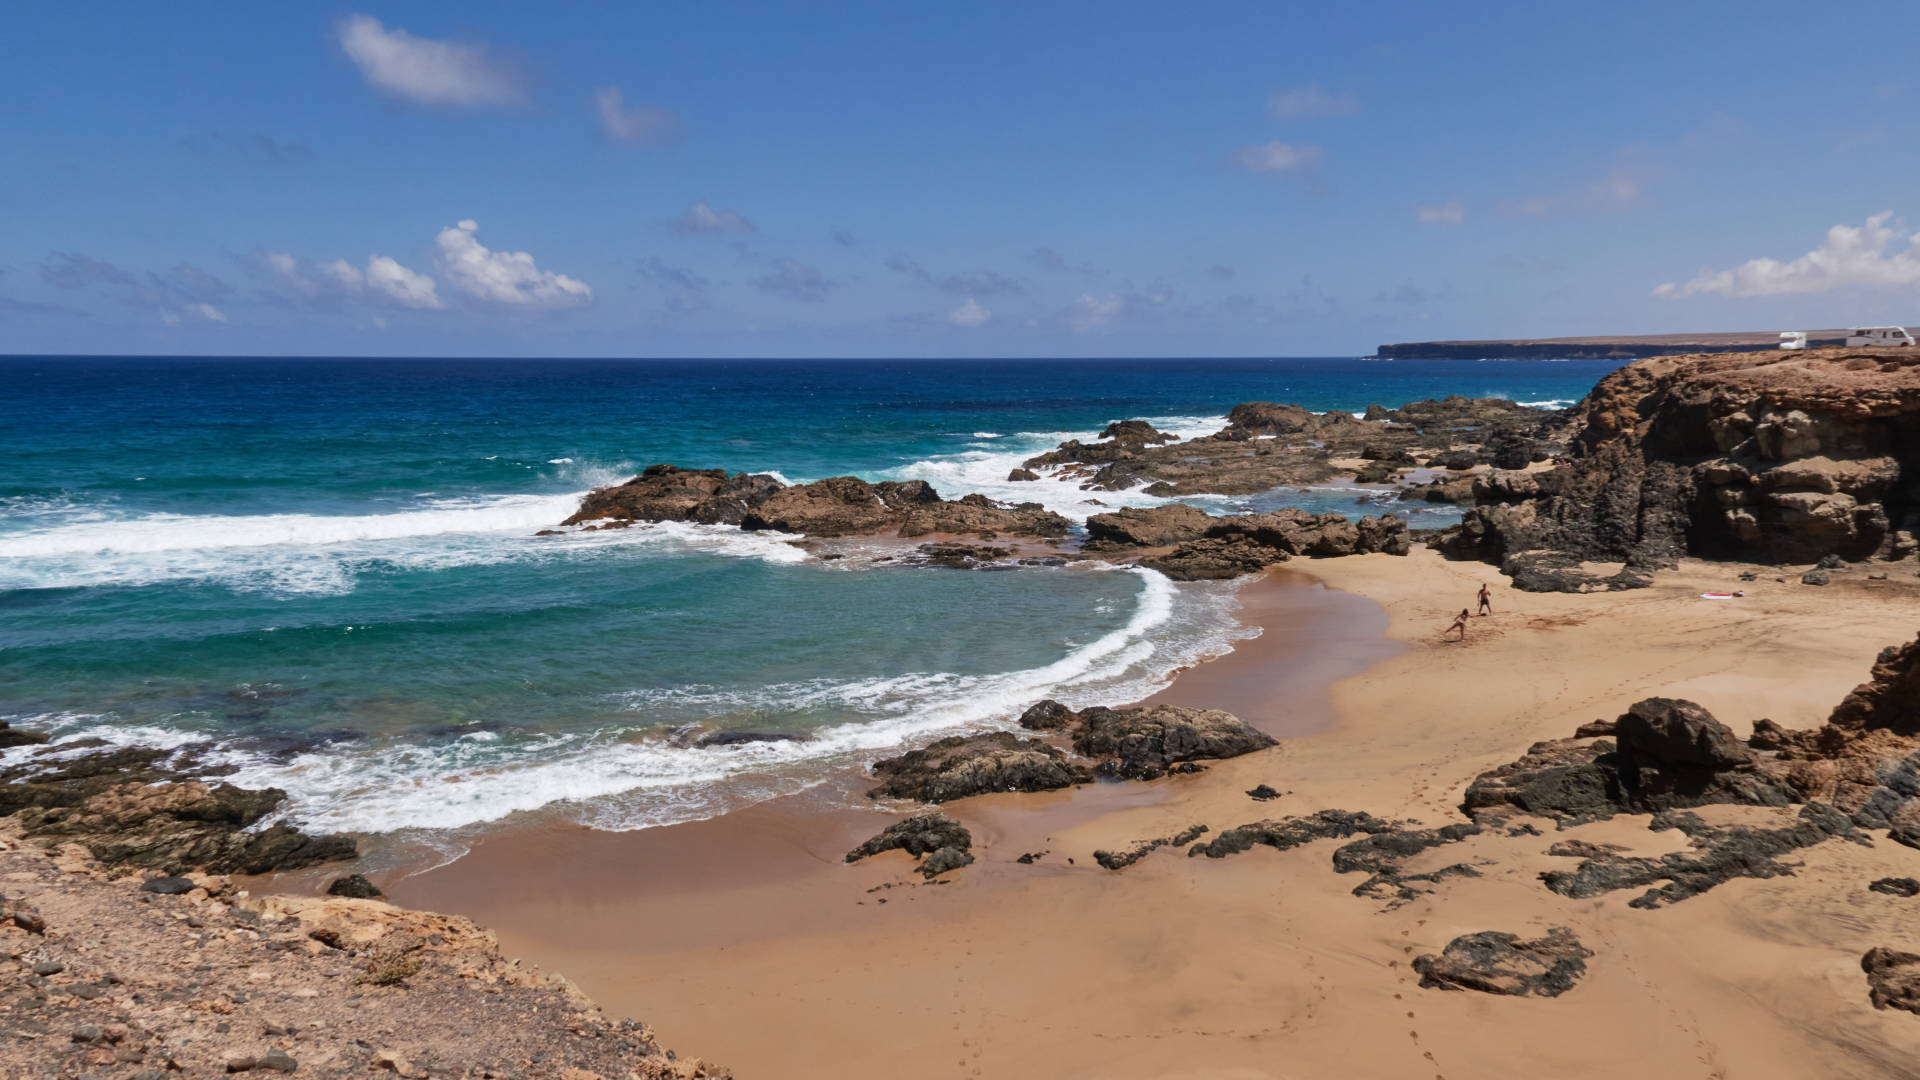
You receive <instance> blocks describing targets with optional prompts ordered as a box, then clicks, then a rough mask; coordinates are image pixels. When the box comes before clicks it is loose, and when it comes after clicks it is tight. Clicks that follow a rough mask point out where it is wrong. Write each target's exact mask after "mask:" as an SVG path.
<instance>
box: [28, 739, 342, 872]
mask: <svg viewBox="0 0 1920 1080" xmlns="http://www.w3.org/2000/svg"><path fill="white" fill-rule="evenodd" d="M82 746H83V744H78V743H56V744H53V746H52V749H58V750H60V751H62V755H61V759H60V760H53V761H42V760H38V759H37V758H36V757H35V756H31V755H30V756H28V757H27V758H25V759H22V760H20V761H17V762H14V763H12V764H10V765H9V766H7V767H6V768H5V769H3V770H0V814H4V815H12V816H13V817H14V818H15V819H16V820H17V822H18V823H19V827H20V829H21V831H22V833H23V834H24V835H25V836H26V837H27V838H28V839H29V840H31V841H33V842H35V843H39V844H42V845H45V846H58V845H61V844H67V843H78V844H81V845H83V846H85V847H86V848H87V849H88V850H89V851H90V852H92V853H93V857H94V858H96V859H98V860H100V861H101V862H103V863H106V864H108V865H113V866H127V867H140V868H146V869H152V870H160V871H164V872H167V873H182V872H185V871H189V870H204V871H208V872H212V873H247V874H264V873H269V872H272V871H275V870H293V869H298V868H300V867H304V866H312V865H315V864H317V863H323V862H331V861H335V860H340V859H351V858H354V857H355V856H356V854H357V849H356V845H355V843H354V841H353V839H352V838H351V837H346V836H310V835H308V834H306V833H304V832H302V831H300V830H299V829H297V828H294V827H293V826H291V825H287V824H284V823H282V824H275V825H272V826H270V827H267V828H264V829H262V828H259V827H258V826H259V824H260V822H261V821H262V820H264V819H265V818H266V817H267V816H268V815H270V814H271V813H273V812H274V811H275V810H276V809H278V808H279V806H280V804H281V803H283V802H284V801H285V800H286V792H284V791H281V790H279V789H277V788H266V789H262V790H249V789H245V788H238V787H234V786H233V785H231V784H226V783H220V782H213V783H208V782H206V780H205V779H202V778H211V777H213V776H214V775H217V774H219V773H221V772H231V771H232V767H231V766H209V765H206V764H203V763H202V762H201V760H200V752H201V751H204V750H205V749H207V746H206V745H204V744H203V745H200V746H197V747H195V746H190V747H183V748H175V749H158V748H152V747H113V746H106V745H102V746H99V747H97V748H95V749H94V752H90V753H76V752H75V747H82Z"/></svg>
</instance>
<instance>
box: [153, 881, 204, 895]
mask: <svg viewBox="0 0 1920 1080" xmlns="http://www.w3.org/2000/svg"><path fill="white" fill-rule="evenodd" d="M194 888H195V886H194V884H193V882H192V881H190V880H189V879H187V878H183V877H156V878H148V879H147V880H145V881H143V882H141V883H140V891H141V892H150V893H159V894H160V895H161V896H179V895H180V894H181V893H189V892H192V891H193V890H194Z"/></svg>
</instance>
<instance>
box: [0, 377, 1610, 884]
mask: <svg viewBox="0 0 1920 1080" xmlns="http://www.w3.org/2000/svg"><path fill="white" fill-rule="evenodd" d="M1615 366H1617V365H1615V364H1613V363H1610V362H1604V361H1565V362H1555V361H1538V360H1521V361H1500V362H1492V361H1483V362H1474V361H1465V360H1447V361H1412V360H1395V361H1372V360H1361V359H1356V358H1278V359H1230V360H1191V359H1169V360H1101V361H1094V360H912V361H906V360H902V361H877V360H874V361H868V360H860V361H852V360H845V361H822V360H701V361H670V360H577V359H554V360H487V359H460V360H451V359H445V360H442V359H388V360H375V359H323V358H305V359H289V358H274V359H251V358H141V357H114V358H108V357H101V358H92V357H12V358H0V719H5V720H7V721H8V722H10V723H12V724H14V725H16V726H19V727H23V728H27V729H31V730H37V731H44V732H49V733H51V734H53V735H55V736H56V737H59V738H62V739H76V738H98V739H105V740H108V741H111V742H114V743H121V744H128V745H135V744H138V745H158V746H175V745H186V744H189V743H198V742H207V741H212V742H214V743H215V744H217V746H218V747H219V749H218V750H217V751H216V752H215V753H214V754H213V755H212V760H215V761H218V762H220V763H221V764H222V765H223V766H225V767H227V768H230V769H232V770H233V771H232V772H231V774H230V775H229V776H228V777H227V779H229V780H231V781H232V782H234V783H238V784H242V785H244V786H272V787H279V788H282V789H285V790H286V791H287V792H288V794H289V799H288V801H287V803H286V804H285V806H284V808H283V812H282V814H281V816H282V817H283V818H285V819H288V820H291V821H293V822H295V823H298V824H301V825H303V826H305V827H307V828H309V829H312V830H320V831H328V830H346V831H352V832H357V833H362V834H367V835H369V836H375V837H384V838H389V839H397V840H402V841H404V842H407V843H410V844H425V845H427V846H429V847H433V846H436V845H438V846H441V847H444V848H446V849H448V850H456V849H457V848H458V847H459V845H460V844H461V842H462V838H463V837H466V836H468V835H470V834H471V833H472V832H473V831H474V830H476V829H481V828H486V827H491V826H494V825H496V824H498V823H501V822H504V821H509V820H512V819H515V817H516V815H557V816H560V817H564V818H567V819H571V820H575V821H579V822H582V823H584V824H587V825H590V826H593V827H596V828H602V829H633V828H643V827H647V826H651V825H660V824H666V823H671V822H676V821H684V820H689V819H694V818H700V817H706V816H711V815H713V814H717V813H722V812H725V811H726V810H728V809H729V808H734V807H738V806H741V805H744V804H747V803H750V802H753V801H756V800H760V799H765V798H768V797H772V796H775V795H779V794H782V793H786V792H791V791H796V790H799V789H802V788H804V787H807V786H808V785H811V784H814V783H817V782H818V781H819V780H820V778H821V777H823V776H825V775H827V774H828V773H829V772H830V771H831V770H833V769H835V768H839V767H843V766H845V765H846V764H848V763H852V762H859V761H865V760H870V759H872V758H874V757H877V756H880V755H882V754H884V753H887V752H895V751H898V750H899V749H901V748H903V747H905V746H907V745H910V744H912V743H914V742H916V741H925V740H926V739H928V738H931V737H935V736H937V735H941V734H950V733H955V732H962V731H969V730H980V729H986V728H992V727H995V726H1005V725H1007V724H1008V723H1009V722H1010V720H1011V718H1012V717H1014V716H1017V715H1018V713H1019V711H1020V710H1021V709H1023V708H1024V707H1025V706H1026V705H1028V704H1030V703H1031V702H1033V701H1035V700H1038V699H1039V698H1042V697H1057V698H1060V699H1062V700H1064V701H1066V702H1068V703H1069V704H1072V705H1074V706H1076V707H1078V706H1085V705H1090V704H1118V703H1123V702H1127V701H1131V700H1137V699H1138V698H1140V697H1142V696H1145V695H1146V694H1148V693H1151V692H1152V691H1153V690H1155V689H1157V688H1159V687H1160V686H1162V685H1164V684H1165V682H1166V680H1167V679H1168V678H1169V676H1170V673H1172V672H1173V671H1175V670H1176V669H1178V668H1180V667H1182V666H1185V665H1189V664H1191V663H1193V662H1195V661H1197V660H1199V659H1202V658H1204V657H1207V656H1211V655H1217V654H1218V653H1220V652H1222V651H1224V650H1226V649H1228V648H1230V647H1231V645H1232V642H1233V641H1234V640H1235V636H1236V635H1238V634H1244V633H1246V632H1247V631H1246V629H1245V628H1244V627H1243V626H1242V625H1241V624H1240V623H1238V622H1237V621H1236V620H1234V618H1233V612H1234V610H1235V606H1236V603H1235V591H1236V586H1235V584H1234V583H1231V582H1228V583H1178V584H1176V583H1174V582H1171V581H1168V580H1167V579H1165V578H1163V577H1161V576H1160V575H1158V574H1155V573H1152V572H1150V571H1144V570H1133V569H1117V568H1110V567H1090V566H1086V565H1073V566H1067V567H1030V568H1022V569H1020V570H1017V571H1013V572H1005V573H983V572H966V571H954V570H942V569H912V568H906V567H901V566H898V565H890V564H887V563H881V562H876V561H873V560H870V559H861V558H848V559H840V560H833V561H825V560H818V559H814V558H812V557H810V556H808V555H807V554H806V553H805V552H803V551H801V550H800V549H799V548H797V547H795V546H793V545H792V544H791V543H789V542H788V541H789V540H791V539H793V538H791V537H784V536H780V535H777V534H766V533H757V534H747V533H742V532H740V531H738V530H736V529H732V528H729V527H705V526H695V525H683V524H665V525H660V526H653V527H642V528H633V529H629V530H625V531H619V532H599V533H590V534H588V533H581V534H574V535H566V536H548V537H540V536H535V535H534V534H535V533H536V532H537V531H539V530H540V529H543V528H547V527H550V526H553V525H555V524H557V523H558V522H559V521H560V520H561V519H563V518H565V517H566V516H567V515H568V514H570V513H571V512H572V511H573V510H574V509H575V507H576V505H577V503H578V501H579V498H580V496H581V495H582V494H583V493H584V492H586V491H587V490H588V489H590V488H592V487H595V486H597V485H602V484H607V483H611V482H615V481H618V480H622V479H625V478H627V477H629V476H631V475H633V474H634V473H636V472H637V471H638V470H639V469H641V468H643V467H645V466H646V465H648V464H651V463H654V462H672V463H675V464H680V465H686V466H696V467H716V466H717V467H722V468H726V469H730V470H738V469H746V470H751V471H755V472H771V473H775V474H777V475H778V476H780V477H781V478H783V479H785V480H788V481H792V482H802V481H807V480H814V479H819V478H822V477H826V476H834V475H841V474H849V473H850V474H853V475H857V476H861V477H864V478H866V479H869V480H882V479H924V480H927V481H930V482H931V483H932V484H933V485H934V487H935V488H936V489H938V491H939V492H940V493H941V494H942V495H943V496H946V497H949V498H955V497H958V496H960V495H962V494H966V493H968V492H973V491H978V492H982V493H984V494H987V495H989V496H993V497H996V498H1007V499H1017V500H1023V501H1024V500H1038V501H1041V502H1044V503H1046V504H1047V505H1048V506H1049V507H1051V508H1052V509H1055V510H1058V511H1060V512H1061V513H1063V514H1066V515H1067V516H1068V517H1070V518H1073V519H1075V520H1076V521H1079V520H1084V518H1085V517H1086V516H1087V515H1089V514H1092V513H1098V512H1100V511H1101V509H1103V508H1106V507H1113V506H1120V505H1152V504H1154V503H1157V502H1160V501H1163V500H1158V499H1154V498H1150V497H1147V496H1144V495H1141V494H1139V493H1137V492H1123V493H1109V492H1085V491H1081V490H1079V489H1078V488H1076V487H1073V486H1072V485H1070V484H1067V483H1063V482H1053V481H1042V482H1039V483H1009V482H1008V481H1007V479H1006V477H1007V473H1008V471H1009V470H1010V469H1012V468H1013V467H1014V466H1016V465H1017V464H1018V463H1019V462H1020V461H1021V460H1023V459H1024V458H1026V457H1029V456H1031V455H1033V454H1035V453H1039V452H1041V451H1043V450H1047V449H1050V448H1052V447H1053V446H1055V445H1056V444H1058V443H1059V442H1061V441H1062V440H1064V439H1067V438H1076V437H1077V438H1083V439H1088V438H1093V437H1095V436H1096V435H1097V433H1098V432H1099V430H1100V429H1101V428H1102V427H1104V426H1105V425H1106V424H1107V423H1108V422H1110V421H1113V420H1118V419H1130V418H1144V419H1148V420H1151V421H1152V422H1153V423H1154V424H1155V426H1157V427H1160V428H1162V429H1164V430H1171V431H1174V432H1176V433H1178V434H1181V435H1183V436H1187V437H1191V436H1193V435H1198V434H1204V433H1208V432H1211V431H1214V430H1217V429H1218V428H1219V427H1220V426H1222V424H1223V423H1224V414H1225V413H1226V411H1227V410H1228V409H1229V408H1231V407H1232V406H1233V405H1234V404H1236V403H1238V402H1241V401H1249V400H1269V401H1285V402H1292V403H1296V404H1300V405H1304V406H1306V407H1308V408H1311V409H1315V410H1326V409H1341V410H1351V411H1355V412H1359V411H1361V410H1364V409H1365V408H1366V407H1367V406H1368V405H1369V404H1374V403H1378V404H1382V405H1387V406H1397V405H1401V404H1404V403H1406V402H1408V401H1413V400H1417V399H1421V398H1428V397H1441V396H1445V395H1447V394H1455V393H1457V394H1465V395H1469V396H1500V397H1507V398H1512V399H1514V400H1518V401H1522V402H1527V403H1532V404H1536V405H1539V406H1541V407H1558V406H1563V405H1567V404H1571V403H1572V402H1573V401H1575V400H1577V399H1578V398H1579V397H1580V396H1581V395H1583V394H1584V393H1585V392H1586V391H1587V390H1588V389H1589V388H1590V387H1591V386H1592V385H1593V383H1594V382H1595V380H1597V379H1598V378H1599V377H1600V376H1601V375H1603V374H1605V373H1606V372H1607V371H1610V370H1612V369H1613V368H1614V367H1615ZM1362 495H1363V493H1362V492H1359V491H1356V490H1354V489H1350V488H1339V487H1325V488H1318V489H1309V490H1299V489H1283V490H1278V491H1275V492H1270V493H1267V494H1264V495H1260V496H1254V497H1235V498H1223V497H1212V498H1206V497H1203V498H1197V499H1188V500H1186V501H1189V502H1193V503H1194V504H1196V505H1199V506H1202V507H1203V508H1206V509H1208V510H1212V511H1214V512H1232V511H1237V510H1241V509H1266V508H1271V507H1274V506H1280V505H1298V506H1305V507H1308V508H1311V509H1314V510H1316V511H1322V512H1324V511H1327V510H1338V511H1340V512H1344V513H1349V514H1352V515H1354V516H1358V515H1360V514H1363V513H1380V512H1383V509H1385V510H1387V511H1393V512H1402V513H1410V514H1412V515H1413V518H1412V521H1413V523H1414V524H1415V525H1435V524H1444V523H1446V522H1447V521H1448V520H1450V519H1449V518H1448V516H1447V514H1448V508H1444V507H1429V506H1426V505H1425V504H1405V503H1401V504H1389V505H1388V506H1386V507H1385V508H1383V507H1381V506H1379V505H1373V504H1367V503H1364V502H1362V501H1361V499H1362ZM714 730H718V731H734V732H756V733H784V734H790V735H795V736H799V737H798V738H795V739H791V740H784V741H764V742H751V743H745V744H740V745H734V746H729V747H724V748H723V747H710V748H704V749H703V748H696V747H694V746H692V745H690V737H689V736H690V734H691V733H692V732H698V731H714ZM25 752H26V751H23V750H15V751H11V752H10V753H11V754H13V755H20V754H23V753H25Z"/></svg>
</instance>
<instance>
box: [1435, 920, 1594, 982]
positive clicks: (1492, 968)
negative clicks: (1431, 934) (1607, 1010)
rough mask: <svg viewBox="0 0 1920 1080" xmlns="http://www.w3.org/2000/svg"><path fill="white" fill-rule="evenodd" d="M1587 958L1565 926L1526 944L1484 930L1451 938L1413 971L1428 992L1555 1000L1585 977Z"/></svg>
mask: <svg viewBox="0 0 1920 1080" xmlns="http://www.w3.org/2000/svg"><path fill="white" fill-rule="evenodd" d="M1592 955H1593V951H1592V950H1590V949H1587V948H1584V947H1582V946H1581V944H1580V939H1579V938H1577V937H1575V936H1574V934H1573V931H1571V930H1569V929H1567V928H1566V927H1564V926H1556V927H1554V928H1553V929H1551V930H1549V931H1547V936H1546V937H1543V938H1534V939H1533V940H1531V941H1522V940H1521V939H1520V937H1519V935H1517V934H1503V933H1500V932H1498V931H1494V930H1483V931H1481V932H1480V933H1477V934H1463V935H1461V936H1460V937H1457V938H1454V939H1453V940H1452V941H1450V942H1448V943H1447V947H1446V949H1445V950H1444V951H1442V952H1441V954H1440V955H1439V956H1434V955H1431V954H1428V955H1426V956H1421V957H1416V958H1415V959H1414V961H1413V970H1415V971H1417V972H1419V973H1420V985H1421V986H1423V987H1427V988H1429V989H1439V990H1478V991H1480V992H1481V993H1485V994H1506V995H1511V996H1515V997H1559V996H1560V995H1561V994H1564V993H1566V992H1567V991H1568V990H1571V989H1573V985H1574V984H1575V983H1576V982H1578V981H1579V980H1580V977H1581V976H1582V975H1584V974H1586V970H1587V963H1586V960H1587V957H1589V956H1592Z"/></svg>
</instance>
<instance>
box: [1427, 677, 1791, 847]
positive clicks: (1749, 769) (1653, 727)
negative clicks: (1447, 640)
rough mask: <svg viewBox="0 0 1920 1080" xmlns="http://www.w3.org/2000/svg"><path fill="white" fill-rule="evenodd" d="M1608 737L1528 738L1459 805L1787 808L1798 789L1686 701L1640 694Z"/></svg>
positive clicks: (1545, 811)
mask: <svg viewBox="0 0 1920 1080" xmlns="http://www.w3.org/2000/svg"><path fill="white" fill-rule="evenodd" d="M1613 730H1614V732H1615V740H1617V741H1615V740H1609V739H1604V738H1601V739H1593V740H1585V739H1561V740H1553V741H1549V742H1542V743H1535V744H1534V745H1533V746H1532V747H1530V748H1529V749H1528V750H1527V753H1526V754H1525V755H1524V756H1523V757H1521V758H1520V759H1519V760H1517V761H1514V762H1512V763H1510V764H1507V765H1502V766H1500V767H1498V768H1496V769H1492V770H1490V771H1488V772H1485V773H1482V774H1481V775H1480V776H1478V777H1475V778H1474V781H1473V783H1471V784H1470V785H1468V787H1467V793H1466V798H1465V801H1464V807H1463V808H1464V809H1465V810H1466V812H1467V813H1468V814H1469V815H1474V816H1478V815H1481V814H1484V813H1486V812H1488V811H1493V812H1497V813H1506V812H1511V811H1513V810H1521V811H1524V812H1526V813H1529V814H1536V815H1539V816H1542V817H1551V818H1556V819H1559V820H1561V821H1562V822H1565V823H1568V824H1572V823H1577V822H1582V821H1592V820H1596V819H1599V818H1605V817H1611V816H1612V815H1614V814H1616V813H1622V812H1633V813H1656V812H1658V811H1661V810H1670V809H1676V808H1684V807H1692V806H1704V805H1706V804H1709V803H1738V804H1743V805H1749V806H1787V805H1789V804H1791V803H1794V802H1798V801H1800V800H1801V798H1802V796H1801V793H1800V792H1799V790H1798V789H1796V787H1795V786H1794V785H1793V784H1792V783H1791V782H1789V780H1788V779H1787V777H1786V776H1785V775H1784V773H1783V770H1781V769H1779V768H1777V767H1773V765H1772V763H1771V762H1769V763H1765V767H1763V763H1761V762H1759V761H1758V760H1756V758H1755V756H1754V755H1753V754H1752V752H1751V751H1749V750H1748V749H1747V747H1745V746H1744V745H1742V744H1741V743H1740V741H1739V740H1738V739H1737V738H1735V736H1734V734H1733V732H1732V731H1731V730H1730V729H1728V728H1727V726H1726V725H1724V724H1722V723H1720V722H1719V721H1718V720H1715V719H1714V718H1713V716H1712V714H1710V713H1708V712H1707V711H1706V710H1705V709H1703V708H1701V707H1700V706H1698V705H1696V704H1694V703H1692V702H1690V701H1680V700H1677V699H1674V698H1648V699H1646V700H1644V701H1640V702H1636V703H1635V704H1634V705H1633V706H1631V707H1630V708H1629V709H1628V710H1627V712H1626V713H1624V714H1623V715H1622V716H1621V717H1620V718H1619V719H1618V720H1616V721H1614V725H1613Z"/></svg>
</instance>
